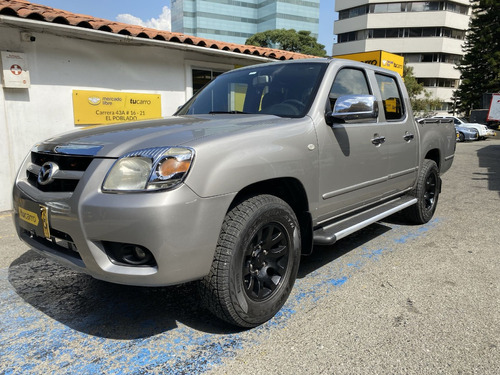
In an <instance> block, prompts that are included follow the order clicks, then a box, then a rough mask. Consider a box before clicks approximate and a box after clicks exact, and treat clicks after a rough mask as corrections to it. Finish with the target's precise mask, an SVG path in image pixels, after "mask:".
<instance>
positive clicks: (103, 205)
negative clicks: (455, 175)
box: [13, 59, 455, 327]
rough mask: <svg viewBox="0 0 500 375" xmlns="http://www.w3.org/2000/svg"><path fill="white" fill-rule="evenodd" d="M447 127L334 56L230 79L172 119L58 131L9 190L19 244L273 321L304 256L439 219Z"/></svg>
mask: <svg viewBox="0 0 500 375" xmlns="http://www.w3.org/2000/svg"><path fill="white" fill-rule="evenodd" d="M454 150H455V130H454V128H453V124H452V123H451V122H446V121H442V122H441V121H438V122H437V123H436V122H434V123H432V124H428V123H426V122H422V123H417V122H416V121H415V120H414V118H413V115H412V111H411V108H410V104H409V100H408V96H407V93H406V90H405V87H404V85H403V82H402V80H401V78H400V77H399V76H398V75H397V74H394V73H392V72H390V71H388V70H385V69H380V68H377V67H374V66H371V65H366V64H362V63H357V62H353V61H347V60H338V59H311V60H302V61H287V62H276V63H269V64H262V65H257V66H251V67H247V68H242V69H238V70H234V71H231V72H228V73H225V74H223V75H221V76H219V77H218V78H217V79H215V80H214V81H213V82H211V83H210V84H209V85H207V86H206V87H205V88H204V89H203V90H201V91H200V92H199V93H197V94H196V95H195V96H194V97H193V98H191V99H190V100H189V101H188V102H187V103H186V104H185V105H184V106H182V107H181V108H180V109H179V110H178V112H177V113H176V114H175V115H174V116H173V117H169V118H164V119H159V120H154V121H145V122H136V123H128V124H119V125H111V126H102V127H98V128H93V129H88V130H78V131H75V132H71V133H69V134H64V135H61V136H58V137H55V138H52V139H49V140H46V141H44V142H41V143H39V144H37V145H36V146H34V147H33V149H32V150H31V152H30V153H29V155H28V156H27V158H26V160H25V161H24V163H23V165H22V166H21V168H20V171H19V174H18V176H17V179H16V181H15V186H14V190H13V198H14V199H13V202H14V221H15V225H16V228H17V232H18V234H19V237H20V238H21V239H22V240H23V241H25V242H26V243H27V244H28V245H29V246H30V247H32V248H33V249H34V250H36V251H38V252H39V253H41V254H43V255H45V256H47V257H50V258H52V259H55V260H56V261H58V262H60V263H63V264H65V265H67V266H69V267H71V268H73V269H76V270H79V271H82V272H85V273H87V274H89V275H92V276H93V277H95V278H98V279H101V280H105V281H109V282H113V283H120V284H129V285H141V286H163V285H172V284H179V283H185V282H188V281H193V280H198V281H199V282H198V285H199V290H200V294H201V299H202V301H203V302H204V304H205V306H206V307H207V308H208V309H209V310H210V311H212V312H213V313H214V314H215V315H217V316H218V317H220V318H221V319H223V320H225V321H227V322H229V323H231V324H233V325H237V326H242V327H252V326H256V325H259V324H261V323H263V322H265V321H267V320H268V319H270V318H272V317H273V316H274V315H275V314H276V313H277V312H278V311H279V310H280V309H281V307H282V306H283V304H284V303H285V301H286V299H287V297H288V295H289V294H290V291H291V289H292V286H293V284H294V281H295V278H296V275H297V270H298V267H299V261H300V258H301V255H307V254H310V253H311V251H312V249H313V246H314V245H331V244H333V243H334V242H335V241H336V240H338V239H340V238H342V237H345V236H347V235H349V234H351V233H353V232H354V231H357V230H358V229H361V228H363V227H365V226H367V225H369V224H371V223H374V222H376V221H379V220H381V219H383V218H385V217H387V216H389V215H392V214H394V213H396V212H399V211H401V212H402V213H401V214H402V215H403V216H404V217H405V218H407V219H408V221H409V222H412V223H417V224H423V223H426V222H427V221H429V220H430V219H431V217H432V216H433V214H434V211H435V209H436V205H437V202H438V196H439V193H440V189H441V179H440V175H441V174H442V173H444V172H445V171H447V170H448V169H449V168H450V166H451V164H452V161H453V156H454Z"/></svg>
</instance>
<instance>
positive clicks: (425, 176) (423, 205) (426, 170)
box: [403, 159, 441, 224]
mask: <svg viewBox="0 0 500 375" xmlns="http://www.w3.org/2000/svg"><path fill="white" fill-rule="evenodd" d="M440 191H441V179H440V177H439V169H438V167H437V164H436V162H435V161H433V160H429V159H426V160H424V162H423V164H422V169H421V170H420V174H419V176H418V181H417V186H416V188H415V189H414V191H413V192H412V195H414V196H415V198H417V203H416V204H414V205H413V206H410V207H408V208H407V209H405V210H404V211H403V213H404V216H405V218H406V219H407V220H408V221H410V222H412V223H415V224H425V223H427V222H428V221H429V220H430V219H432V216H433V215H434V212H435V211H436V207H437V202H438V198H439V193H440Z"/></svg>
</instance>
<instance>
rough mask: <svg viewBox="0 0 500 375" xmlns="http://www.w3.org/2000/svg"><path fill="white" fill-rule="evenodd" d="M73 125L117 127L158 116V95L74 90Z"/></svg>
mask: <svg viewBox="0 0 500 375" xmlns="http://www.w3.org/2000/svg"><path fill="white" fill-rule="evenodd" d="M73 115H74V119H75V125H100V124H116V123H120V122H130V121H139V120H149V119H155V118H160V117H161V95H159V94H138V93H130V92H108V91H87V90H73Z"/></svg>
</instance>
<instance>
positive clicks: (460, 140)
mask: <svg viewBox="0 0 500 375" xmlns="http://www.w3.org/2000/svg"><path fill="white" fill-rule="evenodd" d="M458 141H459V142H464V141H465V135H464V133H459V135H458Z"/></svg>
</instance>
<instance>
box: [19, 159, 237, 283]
mask: <svg viewBox="0 0 500 375" xmlns="http://www.w3.org/2000/svg"><path fill="white" fill-rule="evenodd" d="M111 164H112V160H98V161H97V160H96V161H94V162H93V163H92V164H91V166H90V167H89V170H87V173H86V174H85V176H84V179H83V180H82V181H80V183H79V184H78V186H77V188H76V190H75V191H74V192H73V193H63V194H61V193H44V192H41V191H40V190H38V189H36V188H35V187H34V186H32V185H31V184H30V183H29V182H28V181H27V180H26V179H24V178H19V177H18V178H17V180H16V183H15V186H14V191H13V198H14V199H13V201H14V222H15V226H16V229H17V232H18V235H19V237H20V238H21V239H22V240H23V241H25V242H26V243H28V244H29V245H30V247H32V248H33V249H34V250H36V251H38V252H39V253H41V254H44V255H45V256H47V257H50V258H52V259H55V260H56V261H58V262H59V263H63V264H65V265H67V266H69V267H71V268H73V269H76V270H79V271H82V272H85V273H87V274H89V275H91V276H93V277H95V278H97V279H101V280H105V281H109V282H114V283H119V284H128V285H141V286H162V285H171V284H178V283H183V282H187V281H191V280H196V279H199V278H202V277H203V276H205V275H207V274H208V272H209V270H210V267H211V264H212V260H213V256H214V251H215V247H216V244H217V239H218V236H219V233H220V228H221V225H222V222H223V220H224V216H225V214H226V211H227V208H228V207H229V205H230V203H231V201H232V199H233V198H234V196H233V195H224V196H218V197H213V198H200V197H199V196H198V195H196V194H195V193H194V192H193V191H192V190H191V189H190V188H189V187H188V186H186V185H181V186H179V187H178V188H176V189H174V190H170V191H163V192H147V193H133V194H108V193H102V192H101V190H100V185H101V184H102V178H103V176H104V175H105V173H106V171H107V170H109V167H110V166H111ZM89 176H90V177H89ZM44 223H45V226H46V228H45V229H44V227H43V226H44ZM127 245H132V246H139V247H140V248H141V249H145V250H147V251H149V252H150V253H151V254H152V256H153V258H154V259H153V261H152V262H148V264H144V265H140V264H138V265H126V264H124V263H123V262H120V261H117V259H116V258H114V257H113V256H112V254H113V252H112V251H111V250H110V249H119V248H120V246H127Z"/></svg>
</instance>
